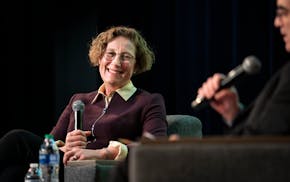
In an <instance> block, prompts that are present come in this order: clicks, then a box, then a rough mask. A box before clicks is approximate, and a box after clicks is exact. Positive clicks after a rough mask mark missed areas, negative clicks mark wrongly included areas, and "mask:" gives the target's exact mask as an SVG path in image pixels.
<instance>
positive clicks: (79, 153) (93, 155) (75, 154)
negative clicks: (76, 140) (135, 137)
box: [63, 146, 119, 165]
mask: <svg viewBox="0 0 290 182" xmlns="http://www.w3.org/2000/svg"><path fill="white" fill-rule="evenodd" d="M118 152H119V148H118V147H111V146H109V147H107V148H102V149H95V150H93V149H84V148H73V149H72V150H70V151H67V152H65V154H64V156H63V163H64V164H65V165H67V162H68V161H73V160H88V159H102V160H114V159H115V157H116V156H117V155H118Z"/></svg>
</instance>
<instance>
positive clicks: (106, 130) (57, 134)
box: [51, 89, 167, 149]
mask: <svg viewBox="0 0 290 182" xmlns="http://www.w3.org/2000/svg"><path fill="white" fill-rule="evenodd" d="M96 95H97V91H93V92H90V93H78V94H75V95H73V96H72V97H71V99H70V101H69V103H68V105H67V106H66V108H65V109H64V111H63V113H62V114H61V116H60V117H59V119H58V122H57V124H56V126H55V127H54V128H53V129H52V131H51V134H53V135H54V138H55V140H63V141H65V138H66V134H67V132H70V131H72V130H74V112H73V110H72V103H73V102H74V101H75V100H82V101H83V102H84V104H85V109H84V113H83V126H82V127H83V130H89V131H91V128H92V125H93V123H94V122H95V121H96V119H97V118H98V117H99V116H101V115H102V112H103V111H104V108H105V98H104V96H103V95H101V94H99V96H98V97H97V99H96V100H95V101H94V102H93V103H92V100H93V99H94V98H95V96H96ZM145 131H146V132H149V133H151V134H153V135H155V136H166V135H167V122H166V109H165V104H164V99H163V97H162V96H161V95H160V94H157V93H154V94H151V93H149V92H147V91H144V90H141V89H137V91H136V92H135V93H134V94H133V95H132V97H130V98H129V100H127V101H125V100H124V99H123V98H122V97H121V96H120V95H119V94H118V93H115V94H114V96H113V98H112V100H111V102H110V103H109V105H108V107H107V108H106V109H105V114H104V115H103V116H101V118H100V119H99V120H98V121H97V122H96V124H95V127H94V135H95V136H96V141H95V142H93V143H90V144H88V145H87V148H90V149H98V148H102V147H106V146H107V145H108V144H109V141H110V140H118V139H119V138H125V139H129V140H134V141H135V140H137V139H139V138H140V137H141V136H142V134H143V132H145Z"/></svg>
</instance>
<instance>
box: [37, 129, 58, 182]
mask: <svg viewBox="0 0 290 182" xmlns="http://www.w3.org/2000/svg"><path fill="white" fill-rule="evenodd" d="M59 160H60V157H59V149H58V147H57V145H56V143H55V141H54V138H53V136H52V135H50V134H45V135H44V141H43V143H42V145H41V146H40V149H39V168H40V177H41V180H42V181H43V182H59Z"/></svg>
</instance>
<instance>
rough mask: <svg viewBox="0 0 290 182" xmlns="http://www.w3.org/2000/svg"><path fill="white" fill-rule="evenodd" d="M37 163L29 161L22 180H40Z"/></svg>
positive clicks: (37, 181)
mask: <svg viewBox="0 0 290 182" xmlns="http://www.w3.org/2000/svg"><path fill="white" fill-rule="evenodd" d="M39 175H40V174H39V168H38V163H30V165H29V169H28V171H27V173H26V175H25V178H24V182H41V180H40V176H39Z"/></svg>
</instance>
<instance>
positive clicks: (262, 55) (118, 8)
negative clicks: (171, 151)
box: [0, 0, 289, 135]
mask: <svg viewBox="0 0 290 182" xmlns="http://www.w3.org/2000/svg"><path fill="white" fill-rule="evenodd" d="M0 8H1V9H0V10H1V75H0V76H1V97H2V99H1V100H2V104H1V105H2V107H1V108H2V109H1V115H2V118H1V125H2V126H1V135H3V134H4V133H5V132H7V131H9V130H11V129H13V128H23V129H28V130H30V131H33V132H35V133H36V134H39V135H43V134H44V133H48V132H50V130H51V129H52V127H53V126H54V125H55V123H56V121H57V118H58V117H59V115H60V114H61V112H62V110H63V109H64V107H65V106H66V104H67V102H68V101H69V98H70V97H71V96H72V94H73V93H75V92H89V91H92V90H95V89H97V88H98V87H99V85H100V84H101V80H100V77H99V75H98V73H97V70H96V69H95V68H91V67H90V66H89V63H88V56H87V54H88V48H89V43H90V41H91V39H92V38H93V37H94V36H96V34H98V33H99V32H101V31H103V30H104V29H106V28H107V27H110V26H112V25H128V26H132V27H134V28H136V29H138V30H140V31H141V33H142V34H143V36H144V37H145V39H146V40H147V41H148V43H149V44H150V45H151V47H152V48H153V50H154V52H155V53H156V63H155V64H154V65H153V68H152V70H151V71H149V72H146V73H143V74H141V75H139V76H136V77H135V78H133V82H134V84H135V85H136V86H137V87H142V88H144V89H146V90H148V91H150V92H159V93H161V94H162V95H163V96H164V99H165V102H166V107H167V113H168V114H190V115H194V116H197V117H199V118H200V119H201V120H202V123H203V132H204V135H214V134H220V132H221V127H222V124H223V123H222V121H221V118H220V117H219V116H218V115H217V114H216V113H215V112H214V111H213V110H211V109H210V108H208V109H204V110H201V111H199V112H195V111H194V110H193V109H192V108H191V107H190V103H191V102H192V100H193V99H194V98H195V97H196V92H197V89H198V88H199V87H200V85H201V84H202V82H203V81H205V80H206V78H207V77H208V76H211V75H212V74H213V73H215V72H221V73H227V72H228V71H229V70H231V69H232V68H234V67H235V66H237V65H239V64H241V63H242V61H243V59H244V58H245V57H246V56H248V55H255V56H257V57H258V58H259V59H260V61H261V62H262V65H263V66H262V70H261V73H260V74H258V75H255V76H251V77H250V78H249V77H248V78H245V79H243V80H241V81H240V82H238V83H237V85H236V86H237V88H238V90H239V93H240V98H241V100H242V101H243V102H244V104H245V105H247V104H249V103H250V102H251V101H252V100H253V99H254V98H255V97H256V95H257V94H258V92H259V91H260V90H261V89H262V87H263V85H264V83H265V82H266V80H267V79H268V78H269V77H270V76H271V75H272V74H273V73H274V72H275V71H276V70H277V69H278V68H279V67H280V66H281V65H282V64H283V63H284V61H285V59H289V55H287V54H286V53H285V50H284V43H283V42H282V38H281V37H280V35H279V32H278V30H277V29H275V28H274V26H273V19H274V15H275V0H257V1H253V0H223V1H217V0H202V1H198V0H171V1H167V0H166V1H165V0H164V1H158V0H138V1H137V0H135V1H133V0H123V1H113V0H106V1H97V0H96V1H86V0H83V1H77V2H69V1H68V2H64V1H39V2H38V1H36V2H33V1H17V2H15V1H10V2H5V4H1V6H0Z"/></svg>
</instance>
